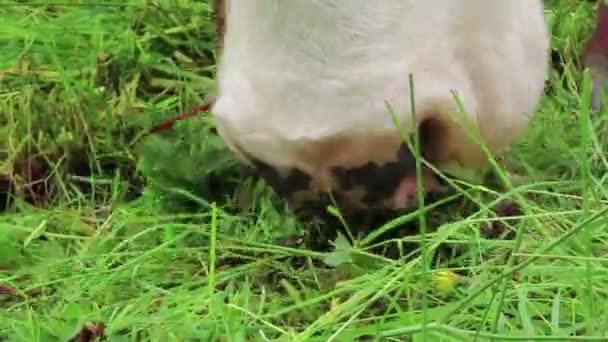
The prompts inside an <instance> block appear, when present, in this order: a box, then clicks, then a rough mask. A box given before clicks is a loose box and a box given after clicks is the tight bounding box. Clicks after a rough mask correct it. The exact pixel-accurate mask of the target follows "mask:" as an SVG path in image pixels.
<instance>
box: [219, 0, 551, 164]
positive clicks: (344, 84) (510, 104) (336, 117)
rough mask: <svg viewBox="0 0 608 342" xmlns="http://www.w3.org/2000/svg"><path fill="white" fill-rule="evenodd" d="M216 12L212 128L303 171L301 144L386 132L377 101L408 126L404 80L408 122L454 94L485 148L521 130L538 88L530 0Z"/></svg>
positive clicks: (271, 3)
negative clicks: (218, 47) (297, 153)
mask: <svg viewBox="0 0 608 342" xmlns="http://www.w3.org/2000/svg"><path fill="white" fill-rule="evenodd" d="M227 5H228V6H227V10H226V32H225V36H224V50H223V55H222V58H221V63H220V65H219V69H218V86H219V96H218V99H217V102H216V104H215V106H214V108H213V112H214V116H215V119H216V123H217V125H218V129H219V132H220V134H221V135H222V136H223V137H224V138H225V140H226V141H227V143H228V144H229V145H230V146H231V147H233V146H234V145H233V144H238V145H239V147H240V148H241V149H243V150H245V151H246V152H247V153H249V154H250V155H252V156H255V157H257V158H259V159H261V160H264V161H266V162H267V163H269V164H272V165H275V166H288V167H290V166H298V167H300V168H302V169H304V170H306V169H308V168H309V166H307V165H300V164H301V162H300V161H299V160H296V159H295V157H294V156H293V155H292V154H291V152H290V151H291V147H293V146H297V145H299V144H306V143H307V141H310V140H316V139H321V138H325V137H329V136H334V135H338V134H349V133H355V132H374V131H386V130H387V129H394V128H393V127H394V126H393V121H392V118H391V117H390V115H389V113H388V112H387V109H386V104H385V100H388V101H389V102H390V103H391V105H392V106H393V107H394V108H395V109H396V112H397V113H398V114H399V117H400V120H401V121H403V122H408V121H409V120H410V118H411V113H410V99H409V93H410V90H409V85H408V75H409V74H410V73H413V74H414V81H415V100H416V108H417V113H422V114H419V115H424V113H425V112H426V111H425V109H428V108H430V106H433V107H435V106H436V105H437V104H438V103H439V104H440V105H441V106H443V107H445V108H450V109H452V110H454V111H456V110H457V107H456V105H455V102H454V100H453V97H452V93H451V90H455V91H457V92H458V94H459V95H460V97H461V99H462V100H463V102H464V105H465V108H466V110H467V112H468V113H469V116H470V118H471V119H473V120H474V121H475V122H477V125H478V126H479V128H480V133H481V136H482V138H483V139H484V141H485V142H486V143H488V144H489V145H492V146H494V147H495V148H496V149H501V148H504V147H505V146H507V145H509V144H511V143H512V142H513V141H514V140H515V139H516V138H517V137H518V136H519V135H520V134H521V133H522V131H523V130H524V129H525V128H526V126H527V124H528V121H529V116H530V115H531V114H532V113H533V112H534V111H535V107H536V106H537V103H538V101H539V98H540V96H541V94H542V91H543V87H544V81H545V77H546V72H547V67H548V50H549V41H548V33H547V28H546V23H545V18H544V15H543V8H542V2H541V1H540V0H377V1H370V0H243V1H241V0H239V1H236V2H234V3H229V4H227ZM421 119H422V118H421ZM410 124H411V122H410ZM409 127H411V125H410V126H409Z"/></svg>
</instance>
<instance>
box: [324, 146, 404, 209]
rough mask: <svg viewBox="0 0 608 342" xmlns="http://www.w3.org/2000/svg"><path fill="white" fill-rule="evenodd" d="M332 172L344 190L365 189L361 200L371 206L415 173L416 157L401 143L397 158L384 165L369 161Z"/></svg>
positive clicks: (387, 197)
mask: <svg viewBox="0 0 608 342" xmlns="http://www.w3.org/2000/svg"><path fill="white" fill-rule="evenodd" d="M332 172H333V174H334V175H335V176H336V179H338V181H339V182H340V186H341V188H342V189H344V190H351V189H353V188H355V187H363V188H364V189H365V196H364V197H363V201H364V202H365V204H367V205H369V206H370V207H373V206H376V205H377V204H378V203H379V202H381V201H384V200H386V199H389V198H390V197H391V196H392V195H393V194H394V193H395V190H396V189H397V187H398V186H399V184H400V182H401V181H402V180H403V178H405V177H406V176H409V175H412V174H415V172H416V158H415V157H414V155H413V154H412V153H411V152H410V150H409V148H408V146H407V144H405V143H403V144H401V147H400V148H399V150H398V151H397V158H396V159H395V160H394V161H392V162H387V163H385V164H384V165H378V164H375V163H372V162H369V163H367V164H365V165H363V166H361V167H357V168H352V169H345V168H343V167H336V168H334V169H333V170H332Z"/></svg>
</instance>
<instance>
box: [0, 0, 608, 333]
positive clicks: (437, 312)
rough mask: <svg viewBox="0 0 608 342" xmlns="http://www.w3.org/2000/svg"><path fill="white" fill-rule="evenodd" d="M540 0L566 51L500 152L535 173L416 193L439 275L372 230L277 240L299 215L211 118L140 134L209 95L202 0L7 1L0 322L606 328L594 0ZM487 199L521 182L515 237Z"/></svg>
mask: <svg viewBox="0 0 608 342" xmlns="http://www.w3.org/2000/svg"><path fill="white" fill-rule="evenodd" d="M75 3H76V2H75ZM545 3H546V6H547V16H548V19H549V25H550V27H551V29H552V34H553V38H552V46H553V49H554V50H555V52H556V56H559V57H560V58H559V61H558V63H556V69H559V70H554V71H552V73H551V75H550V79H549V81H548V86H547V93H546V95H545V96H544V98H543V101H542V104H541V106H540V108H539V110H538V113H536V115H535V117H534V120H533V122H532V125H531V127H530V129H529V131H528V132H527V135H526V137H525V138H524V139H522V141H521V142H520V143H519V144H517V146H515V147H514V149H513V151H512V152H511V153H510V154H509V155H508V156H507V157H506V158H505V159H504V160H501V161H500V162H499V165H500V166H501V167H502V168H504V169H505V170H509V172H514V173H517V174H520V175H525V176H528V177H529V178H530V179H531V180H530V181H529V182H527V183H525V184H522V185H518V186H516V187H514V188H513V189H512V190H510V191H508V192H505V193H498V192H495V191H492V190H490V189H489V188H486V187H483V186H474V187H471V186H468V187H467V186H466V185H463V188H464V190H466V194H467V196H469V197H470V200H469V201H468V202H467V203H468V204H466V205H465V204H456V205H452V206H451V207H449V209H441V208H439V209H430V212H431V214H432V215H436V216H438V217H439V218H441V220H440V221H439V224H438V225H437V227H435V228H436V230H435V232H433V233H428V234H426V236H425V237H426V247H427V248H426V249H427V252H429V253H430V252H432V251H434V250H436V249H437V248H438V246H439V244H440V243H446V242H449V243H451V244H454V245H459V246H461V247H462V249H463V252H461V253H460V254H459V255H456V256H453V257H450V258H448V259H447V260H444V261H442V262H441V263H439V264H433V265H432V271H431V272H432V280H433V282H432V283H427V282H426V281H425V280H424V279H425V278H426V277H425V272H424V268H423V267H422V266H421V265H422V264H423V260H422V257H421V256H420V255H415V256H414V257H412V258H409V259H407V260H406V261H396V260H393V259H389V258H385V257H383V256H379V255H375V254H371V253H369V250H368V247H369V246H368V245H366V244H364V243H363V242H365V241H363V242H361V241H360V243H359V244H357V245H356V246H350V245H349V244H348V242H347V241H346V240H345V239H344V238H341V237H339V238H338V239H337V240H336V242H335V244H336V246H335V251H333V252H330V253H322V252H319V251H313V250H309V249H305V248H300V247H299V246H300V245H298V244H297V243H295V244H293V246H294V247H286V246H285V245H281V244H278V243H277V242H276V241H277V239H278V238H280V237H282V236H286V235H289V234H294V233H299V232H305V231H308V229H310V228H309V226H308V225H306V223H305V222H302V221H301V220H298V219H297V218H296V217H294V216H293V215H291V214H290V213H289V212H288V211H287V209H286V208H285V207H284V206H283V205H281V203H280V201H278V200H277V199H276V198H275V197H274V196H273V195H272V193H271V192H270V190H269V189H268V188H267V186H266V185H264V183H263V182H261V181H259V180H258V179H256V178H252V177H249V176H247V174H246V170H244V169H243V168H242V167H241V166H239V165H238V164H237V163H235V161H234V159H233V158H232V157H231V156H230V155H229V154H227V153H226V150H225V147H224V145H223V144H222V142H221V141H220V140H218V138H217V137H216V136H214V135H212V134H211V130H212V122H211V121H210V120H209V118H208V117H206V116H204V115H201V116H199V117H198V118H197V119H193V120H190V121H188V122H183V123H180V124H179V125H178V126H177V127H176V128H175V129H174V130H172V131H169V132H166V133H164V134H161V135H157V136H151V137H148V138H144V137H142V136H141V133H142V132H144V131H145V129H147V128H149V127H151V126H152V125H153V123H155V122H158V120H160V119H161V118H163V117H166V116H169V115H171V114H173V113H177V112H183V111H187V110H189V108H192V107H195V106H198V105H200V104H201V103H202V102H204V99H205V97H206V96H208V95H212V94H213V92H214V80H213V77H214V63H215V56H214V53H213V49H214V46H215V43H214V27H213V22H212V21H211V19H210V18H211V17H210V9H209V5H208V4H207V2H205V1H194V0H180V1H174V2H172V1H161V0H149V1H137V0H127V1H106V2H104V3H100V4H98V5H78V4H73V5H60V4H57V5H18V4H13V5H3V6H0V16H1V17H2V19H3V25H2V27H1V28H0V44H1V46H2V47H3V50H2V51H3V54H2V56H3V58H2V61H0V113H1V115H0V156H2V158H0V188H2V187H4V188H8V187H10V188H11V189H12V190H14V196H4V197H6V198H2V196H0V200H2V203H6V207H7V208H6V210H5V211H4V212H3V213H2V214H0V215H1V216H0V244H1V245H0V246H1V248H0V339H2V340H8V341H67V340H69V339H70V338H71V337H73V336H74V335H76V334H78V333H79V332H80V331H81V330H82V329H83V327H86V326H89V327H90V328H89V329H90V330H91V331H92V330H95V329H94V328H96V329H100V328H101V326H102V325H101V323H103V326H104V327H105V328H104V330H105V335H106V337H107V340H108V341H214V340H222V341H245V340H246V341H264V340H282V341H283V340H288V341H355V340H361V341H365V340H371V339H372V338H373V337H374V336H380V335H382V336H385V337H386V340H389V341H390V340H394V341H402V340H404V338H405V336H408V337H409V338H412V340H414V341H421V340H423V338H422V336H423V334H424V336H426V337H427V340H432V341H469V340H478V341H488V340H494V341H514V340H521V341H524V340H525V341H541V340H552V341H566V340H567V341H576V340H580V341H605V340H608V319H607V318H606V317H608V292H607V289H608V243H607V240H608V229H607V228H606V227H607V226H608V225H607V224H608V222H606V218H605V217H606V215H604V212H605V210H606V208H608V206H607V203H608V196H607V194H608V184H607V179H606V175H605V174H606V166H608V162H607V157H606V153H605V151H604V150H603V144H604V142H605V140H606V138H605V137H607V136H608V135H607V133H608V132H606V130H607V127H608V126H607V125H606V115H605V114H604V113H597V114H594V113H589V112H588V111H587V110H586V108H587V104H588V101H589V100H588V88H586V87H585V85H586V83H585V82H584V74H583V72H582V69H581V67H580V62H579V54H580V51H581V48H582V46H583V44H584V42H585V39H586V37H587V36H588V34H589V31H590V29H591V28H592V26H593V22H594V21H593V20H594V17H593V16H594V11H593V7H592V4H591V3H588V2H581V1H569V0H552V1H545ZM514 72H516V71H514ZM2 175H4V176H2ZM5 190H6V189H5ZM4 192H6V191H4ZM501 196H502V197H507V198H516V197H517V196H520V197H521V201H520V204H521V206H522V208H523V211H524V213H523V214H522V215H520V216H521V217H520V220H519V221H518V223H517V224H515V226H514V227H512V229H513V230H515V231H518V232H519V234H517V235H516V237H515V238H513V239H504V240H491V239H485V238H483V236H482V234H481V233H480V232H481V231H483V230H484V229H486V228H487V227H489V226H490V225H495V224H496V223H495V222H497V219H496V218H495V215H494V214H493V212H492V210H491V209H492V207H493V206H494V204H495V203H497V202H498V200H499V199H500V198H501ZM458 203H463V202H462V201H460V202H458ZM465 209H466V210H465ZM432 215H431V216H432ZM395 219H396V220H401V221H407V220H410V221H415V220H417V217H416V215H410V216H407V217H401V218H398V217H397V218H395ZM492 222H494V223H492ZM398 223H399V222H393V223H391V222H389V223H387V225H386V226H385V227H384V228H387V227H390V226H396V225H398ZM429 224H430V223H429ZM371 228H378V229H383V228H382V227H371ZM407 239H409V240H416V239H418V240H420V237H419V236H410V237H408V238H407ZM511 252H512V253H511ZM296 258H297V260H299V262H298V263H296V262H294V259H296ZM327 264H329V265H332V266H334V267H326V266H325V265H327ZM455 274H458V275H459V276H456V275H455ZM423 303H424V304H425V305H423ZM423 317H426V319H427V320H428V325H426V326H425V325H424V324H423ZM100 322H101V323H100ZM85 330H86V329H85Z"/></svg>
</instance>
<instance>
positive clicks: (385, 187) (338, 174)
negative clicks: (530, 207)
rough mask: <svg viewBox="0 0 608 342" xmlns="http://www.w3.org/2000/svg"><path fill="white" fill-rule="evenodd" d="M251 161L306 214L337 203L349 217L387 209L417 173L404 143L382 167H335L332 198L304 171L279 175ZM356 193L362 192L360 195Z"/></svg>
mask: <svg viewBox="0 0 608 342" xmlns="http://www.w3.org/2000/svg"><path fill="white" fill-rule="evenodd" d="M248 158H249V160H250V161H251V162H252V164H253V165H254V168H255V173H256V174H257V175H258V176H259V177H261V178H262V179H264V181H265V182H266V183H267V184H268V185H269V186H270V187H271V188H272V189H273V191H274V192H275V193H276V194H277V195H278V196H279V197H280V198H282V199H284V200H286V201H287V202H289V204H290V206H291V207H292V209H294V210H296V211H298V212H306V213H319V212H323V211H325V209H326V207H327V206H328V205H331V204H333V203H335V204H336V205H337V206H338V207H339V208H340V210H341V211H342V212H343V213H344V214H346V215H350V214H351V213H353V212H356V211H357V210H358V209H362V208H361V205H363V209H370V210H371V209H375V210H386V209H388V208H387V207H386V203H387V201H389V200H390V199H391V198H392V197H393V195H394V193H395V191H396V190H397V188H398V187H399V184H400V182H401V181H402V180H403V179H404V178H405V177H408V176H409V177H411V176H412V175H414V174H415V172H416V158H415V157H414V155H413V154H412V153H411V151H410V149H409V148H408V146H407V144H405V143H403V144H402V145H401V146H400V148H399V150H398V151H397V153H396V157H395V158H394V159H393V160H392V161H390V162H386V163H384V164H382V165H378V164H376V163H371V162H370V163H367V164H365V165H363V166H361V167H356V168H350V169H347V168H343V167H336V168H334V169H333V170H332V172H333V175H334V176H335V178H336V180H337V182H338V184H334V189H332V193H331V196H330V195H329V194H328V193H325V192H318V191H316V189H314V188H313V185H312V177H311V176H310V175H308V174H306V173H305V172H303V171H301V170H298V169H291V170H284V171H283V172H279V171H278V170H277V169H275V168H273V167H272V166H270V165H268V164H266V163H265V162H263V161H261V160H258V159H256V158H253V157H251V156H248ZM353 190H358V192H359V194H358V195H357V192H356V191H354V192H353ZM361 191H362V197H357V196H361ZM442 195H445V194H442ZM426 197H427V198H429V199H432V200H433V201H434V200H437V199H439V198H440V196H437V195H436V194H434V193H433V192H427V193H426ZM332 198H333V200H332Z"/></svg>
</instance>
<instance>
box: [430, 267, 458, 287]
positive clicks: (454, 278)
mask: <svg viewBox="0 0 608 342" xmlns="http://www.w3.org/2000/svg"><path fill="white" fill-rule="evenodd" d="M460 282H462V277H461V276H459V275H458V274H456V273H454V272H452V271H437V272H436V273H435V274H434V275H433V283H435V288H437V289H438V290H440V291H444V292H448V291H451V290H453V289H454V287H455V286H456V285H458V284H459V283H460Z"/></svg>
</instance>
